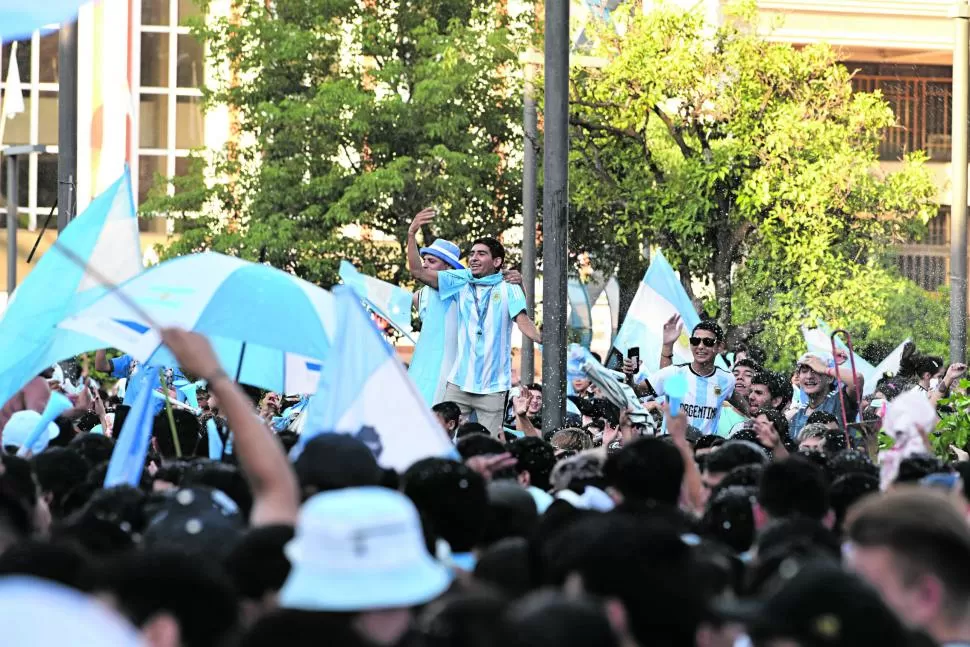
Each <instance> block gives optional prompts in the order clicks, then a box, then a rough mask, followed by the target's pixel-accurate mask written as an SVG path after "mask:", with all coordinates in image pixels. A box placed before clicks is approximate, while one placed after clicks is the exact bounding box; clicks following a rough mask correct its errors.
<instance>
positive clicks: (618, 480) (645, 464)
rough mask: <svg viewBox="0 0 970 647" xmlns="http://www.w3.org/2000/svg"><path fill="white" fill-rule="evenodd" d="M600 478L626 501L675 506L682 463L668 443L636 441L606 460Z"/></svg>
mask: <svg viewBox="0 0 970 647" xmlns="http://www.w3.org/2000/svg"><path fill="white" fill-rule="evenodd" d="M718 451H720V450H718ZM603 476H604V477H605V479H606V482H607V483H608V484H609V485H610V486H612V487H614V488H616V489H617V491H619V492H620V494H622V495H623V497H624V498H626V499H633V500H638V501H656V502H658V503H666V504H670V505H677V500H678V499H679V498H680V486H681V481H682V480H683V479H684V463H683V460H682V459H681V457H680V451H679V450H678V449H677V448H676V447H674V446H673V445H671V444H670V443H667V442H664V441H663V440H660V439H659V438H649V437H648V438H639V439H637V440H635V441H633V442H632V443H630V444H629V445H626V446H625V447H623V448H622V449H620V451H618V452H616V453H615V454H613V455H611V456H610V457H609V458H608V459H607V460H606V464H605V465H604V466H603Z"/></svg>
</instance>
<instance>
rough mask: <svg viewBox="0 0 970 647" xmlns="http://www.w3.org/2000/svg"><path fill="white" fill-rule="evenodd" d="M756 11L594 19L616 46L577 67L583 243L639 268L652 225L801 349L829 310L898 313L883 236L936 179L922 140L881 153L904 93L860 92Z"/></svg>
mask: <svg viewBox="0 0 970 647" xmlns="http://www.w3.org/2000/svg"><path fill="white" fill-rule="evenodd" d="M614 16H618V14H614ZM753 17H754V9H753V3H751V2H743V3H738V4H734V5H732V6H731V7H729V8H728V9H727V16H726V20H725V21H724V24H723V25H722V26H719V27H716V28H715V27H712V26H709V25H706V24H705V23H704V21H703V19H702V17H701V16H700V15H699V14H697V13H694V12H683V11H680V10H678V9H674V8H669V7H667V8H665V7H661V8H659V9H656V10H653V11H650V12H648V13H643V12H642V11H641V10H640V9H639V8H638V7H634V8H631V9H630V10H629V11H628V12H626V13H625V14H624V16H623V17H622V18H619V17H618V18H616V19H617V20H622V22H623V27H624V28H623V29H621V30H618V31H619V33H620V34H621V35H617V33H616V32H614V31H613V30H605V29H604V30H603V31H602V32H601V33H599V34H598V38H597V39H596V40H595V45H594V49H593V51H592V53H593V54H594V55H596V56H599V57H601V58H602V60H603V62H604V64H603V65H602V66H601V67H586V68H575V69H574V71H573V78H572V79H571V80H572V83H571V88H572V97H571V99H572V104H571V112H570V121H571V126H572V134H573V137H572V151H571V173H572V175H571V177H570V182H571V192H572V196H571V199H572V201H573V204H574V205H575V207H576V209H575V211H574V213H575V214H576V217H574V219H573V221H572V229H571V245H572V246H573V249H574V251H578V252H581V251H588V252H589V253H590V255H591V257H592V258H593V262H594V263H595V264H598V265H599V269H604V270H606V271H612V270H613V269H614V268H615V267H616V266H617V265H619V266H620V274H621V276H626V277H630V278H632V279H635V280H636V279H639V277H640V276H641V275H642V272H643V269H644V266H645V263H646V262H645V261H644V260H643V259H642V256H641V254H640V248H641V246H642V244H643V242H644V241H647V242H649V243H650V244H651V245H655V246H659V247H660V248H662V249H663V251H664V254H665V255H666V256H667V258H668V259H669V260H670V261H671V263H672V264H673V265H674V267H676V268H678V269H679V270H680V272H681V276H682V280H683V282H684V283H685V287H687V289H688V291H689V292H690V293H691V294H692V295H693V290H692V287H693V286H694V285H697V284H706V285H707V286H709V287H710V288H711V293H712V294H713V298H712V299H710V300H709V301H708V302H707V304H706V306H707V308H708V310H709V311H710V313H711V314H714V315H716V316H717V317H718V318H719V320H720V321H721V322H722V323H723V324H725V325H728V326H729V327H733V328H734V332H735V334H738V333H741V334H747V333H751V332H753V331H756V330H760V331H761V333H760V340H761V341H762V343H764V344H765V345H766V346H767V347H768V348H769V350H772V351H775V352H778V351H779V349H785V350H787V354H788V355H790V354H792V353H794V352H797V350H798V349H799V348H800V347H801V344H800V341H799V326H800V325H801V324H802V323H805V322H813V321H815V319H816V318H819V317H820V318H823V319H825V320H827V321H829V322H831V323H833V324H835V325H843V324H846V323H849V322H851V323H853V324H855V325H857V326H860V327H862V326H867V327H871V328H878V327H879V326H882V325H885V323H886V322H885V319H884V316H885V314H886V312H887V297H886V289H885V286H886V281H887V280H889V279H890V278H891V276H890V275H888V274H887V270H886V266H885V264H884V259H883V257H884V254H885V252H886V250H887V249H888V246H889V245H890V244H891V243H893V242H897V241H901V240H903V239H905V238H907V237H910V236H913V235H916V234H918V233H919V232H920V231H921V230H922V228H923V227H924V226H925V223H926V221H927V220H928V218H929V217H930V216H931V215H932V214H933V213H935V206H934V205H933V200H934V197H935V194H936V190H935V187H934V185H933V183H932V181H931V178H930V176H929V174H928V173H927V171H926V169H925V168H924V166H923V158H922V157H921V156H919V155H913V156H911V157H909V158H908V159H907V160H906V163H905V164H904V165H903V166H902V168H901V169H900V170H899V171H897V172H895V173H891V174H886V173H882V172H880V171H879V169H878V155H877V145H878V142H879V139H880V134H881V133H882V131H883V130H884V129H886V128H888V127H890V126H892V125H893V124H894V117H893V114H892V111H891V109H890V108H889V106H888V104H887V103H886V102H885V101H884V100H883V99H882V98H881V97H880V96H879V95H878V94H866V93H853V92H852V87H851V71H850V70H848V69H846V68H845V67H844V66H842V65H841V64H840V63H839V59H838V57H837V55H836V53H835V52H834V51H833V50H832V49H831V48H829V47H827V46H824V45H819V46H809V47H804V48H799V49H796V48H794V47H792V46H790V45H787V44H781V43H773V42H770V41H769V40H767V39H765V38H763V37H762V36H759V35H758V34H757V33H756V31H755V29H754V28H753V27H752V26H751V24H752V19H753ZM875 284H878V285H875ZM634 285H635V284H634ZM872 287H878V288H879V289H870V288H872ZM789 358H790V357H789Z"/></svg>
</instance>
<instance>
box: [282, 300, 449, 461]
mask: <svg viewBox="0 0 970 647" xmlns="http://www.w3.org/2000/svg"><path fill="white" fill-rule="evenodd" d="M333 293H334V299H335V301H336V304H335V305H336V308H337V319H338V321H337V332H336V335H335V337H334V343H333V350H332V352H331V354H330V357H329V359H328V361H327V364H326V366H325V367H324V370H323V372H322V374H321V376H320V390H319V391H317V393H316V395H315V396H313V398H311V399H310V403H309V404H308V405H307V413H306V422H305V423H304V427H303V433H302V434H301V436H300V442H299V443H298V444H297V446H296V447H295V448H294V451H293V454H292V456H293V458H296V457H297V456H299V454H300V452H302V450H303V445H304V444H305V443H306V442H307V441H308V440H310V439H311V438H313V437H314V436H316V435H317V434H321V433H343V434H350V435H352V436H354V437H356V438H358V439H359V440H361V441H362V442H363V443H364V444H366V445H367V446H368V447H369V448H370V449H371V451H372V452H374V456H375V457H376V458H377V461H378V463H380V465H381V466H383V467H387V468H391V469H395V470H397V471H399V472H403V471H404V470H406V469H407V468H408V467H410V466H411V465H412V464H413V463H414V462H415V461H418V460H421V459H422V458H427V457H429V456H456V455H457V454H456V453H455V448H454V446H453V445H452V443H451V440H450V439H449V438H448V435H447V434H446V433H445V432H444V430H443V429H442V428H441V426H440V425H439V424H438V422H437V421H436V420H435V418H434V415H432V413H431V410H430V409H429V408H428V406H427V404H425V403H424V401H423V400H422V399H421V396H420V395H419V394H418V391H417V389H416V388H415V386H414V384H413V383H412V382H411V380H410V378H408V375H407V372H406V371H405V370H404V366H403V365H402V364H401V362H400V361H399V360H398V359H397V355H396V354H395V352H394V349H393V348H391V347H390V346H389V345H388V344H387V342H386V341H384V339H383V337H382V336H381V334H380V332H378V330H377V328H376V327H375V326H374V324H373V322H372V321H371V320H370V317H369V316H368V315H367V312H366V311H365V310H364V308H363V307H362V306H361V305H360V301H359V299H358V297H357V295H356V294H355V293H354V292H353V290H351V289H350V288H349V287H347V286H338V287H336V288H334V290H333Z"/></svg>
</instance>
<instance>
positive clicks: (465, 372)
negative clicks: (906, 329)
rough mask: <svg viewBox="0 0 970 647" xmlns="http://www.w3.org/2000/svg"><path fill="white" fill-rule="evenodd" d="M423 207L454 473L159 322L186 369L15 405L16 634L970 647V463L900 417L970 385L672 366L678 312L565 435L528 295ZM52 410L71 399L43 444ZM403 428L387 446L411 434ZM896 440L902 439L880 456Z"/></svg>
mask: <svg viewBox="0 0 970 647" xmlns="http://www.w3.org/2000/svg"><path fill="white" fill-rule="evenodd" d="M434 216H435V213H434V211H433V210H426V211H423V212H421V213H420V214H418V216H417V217H416V218H415V221H414V223H413V225H412V227H411V230H410V232H409V239H408V252H409V259H408V260H409V268H410V270H411V272H412V274H413V275H414V278H415V279H416V280H418V281H419V282H421V283H423V284H424V285H425V286H427V287H426V288H425V289H424V290H422V291H421V292H420V293H419V294H418V295H417V297H416V299H415V305H416V307H417V309H418V312H419V315H420V317H421V318H422V320H423V330H422V335H421V340H420V341H419V344H418V348H417V349H416V351H415V358H414V360H413V361H412V365H411V375H412V378H413V379H414V382H415V384H416V385H417V387H418V388H417V389H416V391H415V393H417V394H420V397H422V398H423V399H424V401H425V402H426V404H427V405H428V406H429V407H430V408H431V410H432V411H433V413H434V415H435V417H436V419H437V421H438V422H439V424H440V427H441V433H442V434H446V435H447V436H448V437H449V438H450V439H451V440H452V441H453V444H454V454H453V455H449V456H428V457H427V458H424V459H422V460H419V461H417V462H415V463H414V464H413V465H411V466H410V467H409V468H407V469H406V470H404V471H394V470H391V469H388V468H386V467H383V466H382V465H381V464H380V462H379V460H378V458H376V457H375V455H374V453H373V452H372V451H371V449H370V448H369V447H368V446H367V445H366V444H365V443H364V442H362V441H361V440H360V439H358V438H356V437H353V436H351V435H346V434H338V433H315V432H321V431H322V432H326V431H327V430H309V429H308V428H307V427H306V425H307V424H310V423H308V421H307V419H306V412H307V410H308V402H309V401H310V398H311V396H313V394H279V393H266V392H264V391H261V390H259V389H255V388H252V387H248V386H245V385H239V384H236V383H235V382H234V381H233V380H232V379H231V378H230V377H229V376H227V375H226V374H225V373H224V372H223V371H222V369H221V368H220V364H219V361H218V359H217V357H216V355H215V354H214V352H213V350H212V348H211V346H210V345H209V342H208V341H207V340H206V339H205V338H204V337H202V336H200V335H198V334H195V333H193V332H188V331H185V330H181V329H167V330H164V331H163V332H162V336H163V340H164V342H165V344H166V346H167V347H168V348H169V349H170V350H171V352H172V354H173V356H174V357H175V359H176V360H177V362H178V367H156V366H147V365H140V364H138V362H136V361H135V360H134V358H132V357H131V356H129V355H124V354H122V355H118V356H115V353H109V352H105V351H99V352H98V353H97V354H96V355H95V357H94V358H93V360H94V361H93V365H92V366H90V367H89V366H88V365H87V363H86V362H87V360H86V359H82V360H81V361H80V362H78V361H73V362H66V363H64V364H63V365H58V366H57V367H52V368H51V370H49V371H47V372H45V373H44V374H42V375H40V376H38V377H37V378H35V379H34V380H32V381H31V382H30V383H29V384H27V385H26V386H25V387H24V389H23V390H22V391H21V392H20V393H18V394H17V396H15V397H14V398H13V399H12V400H10V401H9V402H7V403H6V404H5V405H4V406H3V408H2V409H0V430H2V437H0V442H2V445H3V450H4V451H3V453H2V455H0V626H2V627H3V628H2V629H0V635H2V636H4V637H6V638H7V639H8V640H9V642H10V644H18V645H20V644H23V645H27V644H37V645H44V644H49V645H75V644H76V645H87V646H92V647H96V646H98V645H105V646H108V645H129V644H130V645H137V644H147V645H152V646H157V647H179V646H181V647H212V646H226V647H231V646H236V645H239V646H244V647H260V646H263V645H266V646H269V645H273V646H274V647H275V646H277V645H287V646H294V647H295V646H300V645H315V646H316V645H321V644H324V645H341V646H355V645H360V646H375V645H380V646H391V645H394V646H402V647H410V646H414V647H451V646H454V647H459V646H461V647H467V646H474V647H493V646H494V647H518V646H522V647H526V646H537V647H541V646H549V647H552V646H556V647H569V646H572V645H575V646H577V647H578V646H589V645H596V646H610V645H616V646H618V647H619V646H622V647H634V646H641V647H743V646H747V645H754V646H757V647H816V646H826V647H842V646H845V647H850V646H851V647H860V646H865V645H872V646H873V647H875V646H879V647H892V646H895V645H899V646H903V645H906V646H922V645H926V646H932V645H940V646H948V647H957V646H959V645H970V525H968V519H970V491H968V489H967V481H968V478H970V463H968V462H967V456H966V454H965V453H964V450H965V449H966V448H963V447H955V448H953V449H954V455H953V456H952V457H950V459H949V460H946V461H945V460H942V459H941V458H939V457H938V456H936V455H935V454H934V453H933V451H932V449H931V445H930V443H929V437H930V435H931V434H932V433H933V427H932V424H930V423H927V422H926V420H927V419H926V418H921V417H920V416H917V415H911V414H912V412H913V411H922V410H923V407H928V408H929V411H930V413H931V414H933V413H934V412H935V411H937V410H938V409H939V408H942V407H945V406H947V405H946V404H944V403H941V402H940V401H941V399H942V398H943V397H944V396H946V395H947V394H948V393H949V392H950V391H951V390H953V389H957V388H959V380H960V378H961V376H962V375H963V374H964V373H965V371H966V366H964V365H961V364H954V365H951V366H946V365H945V363H944V362H943V361H942V359H940V358H936V357H927V356H923V355H921V354H919V352H918V350H917V349H916V348H915V347H910V348H908V349H907V352H906V353H905V354H904V357H903V361H902V365H901V367H900V371H899V372H898V373H897V374H896V375H893V376H883V377H881V378H880V379H879V382H878V384H877V385H876V386H875V388H874V389H868V390H866V389H865V384H864V381H863V380H862V379H861V378H860V376H858V375H856V374H855V373H854V372H853V371H852V370H851V368H850V367H849V366H847V362H846V361H845V357H843V356H841V355H839V354H836V355H835V356H831V355H826V354H824V353H806V354H804V355H802V356H801V357H800V358H799V360H798V362H797V365H796V366H794V367H792V370H791V371H790V372H787V373H784V374H781V373H777V372H773V371H770V370H767V369H766V368H764V366H763V364H764V361H765V358H764V357H762V356H760V354H759V352H758V351H757V349H755V348H749V347H744V348H734V349H730V350H731V351H732V352H730V353H728V350H729V349H727V348H726V346H725V336H724V332H723V331H722V329H721V328H720V327H719V326H718V325H717V324H716V323H714V322H710V321H702V322H701V323H700V324H699V325H697V326H694V327H693V329H692V330H689V331H688V332H689V338H688V339H689V346H690V349H691V352H692V356H693V359H692V361H691V362H689V363H684V364H683V365H680V364H677V363H675V362H674V352H673V346H674V344H675V343H676V341H677V340H678V339H679V338H680V336H681V334H682V332H683V331H682V324H681V322H680V321H679V319H678V318H677V317H674V318H672V319H671V320H670V321H669V322H668V323H667V325H666V326H665V327H664V330H662V331H660V330H658V331H656V334H657V335H658V336H660V335H662V336H663V342H664V346H663V350H662V353H661V357H660V358H659V360H660V367H661V368H660V370H659V371H656V372H653V373H651V374H646V373H645V371H644V370H643V368H642V365H641V362H640V359H639V358H638V357H637V356H635V355H631V356H630V357H627V358H626V359H623V360H622V361H618V362H616V368H617V371H615V372H614V373H609V372H608V371H606V372H605V373H600V372H597V373H583V372H580V373H573V374H572V375H570V384H569V390H570V392H571V395H570V397H569V408H568V413H567V415H566V424H564V425H562V426H559V427H552V428H550V425H544V424H543V419H542V411H543V406H542V405H543V401H542V388H541V385H539V384H529V383H525V384H518V385H516V384H513V381H512V366H511V332H512V328H513V325H514V326H516V327H518V329H519V330H520V331H521V332H522V334H523V335H525V336H526V337H528V338H530V339H532V340H534V341H536V342H540V341H541V333H540V330H539V329H538V328H537V327H536V325H535V323H533V321H532V319H531V318H530V317H529V315H528V312H527V310H526V305H525V299H524V295H523V293H522V290H521V288H520V287H519V284H520V282H521V278H520V277H519V276H518V275H517V273H514V272H504V273H503V271H504V270H505V269H506V268H505V267H504V256H505V251H504V248H503V247H502V245H501V243H499V242H498V241H497V240H494V239H480V240H477V241H475V242H474V243H473V244H472V245H471V247H470V250H469V254H468V267H467V268H465V267H464V266H463V265H462V264H461V262H460V258H459V257H460V252H459V251H458V250H459V248H458V246H457V245H455V244H453V243H451V242H449V241H440V240H439V241H434V242H433V243H432V244H431V245H429V246H427V247H419V246H418V244H417V238H418V235H419V233H420V232H421V231H422V229H423V228H425V227H426V226H428V225H429V224H430V223H431V222H432V221H433V218H434ZM726 358H730V361H727V359H726ZM596 359H597V360H598V359H599V358H598V357H597V358H596ZM725 367H727V368H725ZM89 369H94V370H96V371H99V373H97V374H95V373H92V374H90V375H89ZM140 372H144V373H142V374H143V375H145V374H147V375H149V377H150V379H148V380H138V379H135V378H136V377H137V376H138V374H139V373H140ZM104 374H107V375H108V376H110V379H106V380H104V381H103V382H102V383H99V382H97V381H95V380H94V379H92V375H102V376H103V375H104ZM603 374H608V375H613V376H614V377H612V378H610V379H614V380H616V381H617V382H618V383H619V382H621V381H622V382H624V383H625V385H626V386H627V387H629V388H630V389H631V390H632V392H633V393H635V394H636V398H637V399H638V401H639V403H640V405H641V406H642V409H644V410H645V411H646V414H645V416H646V417H643V415H641V413H640V412H639V410H638V411H636V412H635V411H633V410H632V409H631V408H630V407H628V406H626V405H625V404H624V403H623V402H619V401H617V398H616V397H615V395H613V391H614V390H613V389H611V388H607V387H609V386H610V385H608V384H604V383H603V382H602V379H603V378H602V375H603ZM156 376H157V377H156ZM113 380H117V382H116V383H113V382H112V381H113ZM190 380H194V382H190ZM190 383H192V384H198V385H199V386H200V388H199V390H198V392H197V393H195V394H194V402H193V403H190V404H188V405H187V404H186V403H185V400H186V398H187V396H186V391H185V389H184V385H186V384H190ZM143 388H152V389H153V390H155V391H157V392H158V394H159V395H160V396H161V397H158V398H156V400H157V402H156V403H155V404H153V413H154V414H155V417H154V427H153V429H152V435H151V436H152V439H151V446H150V449H149V452H148V456H147V458H146V460H145V461H144V462H145V470H144V472H143V473H142V476H141V479H140V482H139V483H138V484H137V486H115V487H109V488H105V487H104V482H105V474H106V472H107V469H108V467H107V466H108V464H109V462H110V460H111V458H112V455H113V453H114V451H115V447H116V445H118V444H119V443H120V442H121V440H122V438H123V433H132V432H131V431H130V426H128V427H126V425H125V424H124V423H125V419H126V417H127V416H128V415H129V413H131V411H132V405H133V403H134V402H135V401H136V400H137V398H138V390H139V389H143ZM53 392H59V393H60V394H62V395H63V396H65V397H67V398H68V400H69V401H70V403H71V408H69V409H67V410H65V411H63V412H61V414H60V415H59V416H57V418H56V420H55V421H54V422H53V423H51V425H50V426H49V428H48V429H47V431H46V432H45V433H44V434H43V435H41V437H40V438H39V439H37V440H32V438H31V430H32V429H33V428H34V426H35V425H36V424H37V423H38V421H39V420H40V418H41V415H42V413H43V412H44V410H45V407H46V406H47V404H48V401H49V400H50V398H51V397H52V396H51V394H52V393H53ZM863 393H870V395H867V396H864V397H863ZM190 399H191V398H190ZM917 399H918V400H917ZM166 401H168V404H169V406H166ZM156 407H157V409H156ZM210 423H212V424H210ZM408 425H409V421H408V420H400V421H398V427H397V428H395V429H394V430H378V431H379V432H380V433H397V434H401V435H403V436H404V437H406V436H407V433H408ZM880 431H884V432H885V433H886V434H889V436H891V437H892V438H893V439H894V440H896V446H895V447H886V446H883V447H880V446H879V437H880V436H879V434H880ZM311 432H313V435H312V437H311ZM212 433H217V434H218V435H219V443H218V448H219V451H218V452H217V455H214V454H213V452H212V445H211V443H210V442H209V441H210V440H212V439H210V438H209V435H210V434H212ZM302 434H306V435H307V437H310V440H309V441H307V442H305V443H302V444H301V445H300V447H301V451H299V452H294V453H292V456H294V457H295V458H293V459H292V460H291V450H293V448H294V446H296V445H297V444H298V442H299V441H300V436H301V435H302ZM304 440H305V439H304ZM893 452H895V453H893ZM890 466H891V470H890V469H887V468H889V467H890Z"/></svg>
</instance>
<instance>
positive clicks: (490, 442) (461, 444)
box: [455, 432, 505, 460]
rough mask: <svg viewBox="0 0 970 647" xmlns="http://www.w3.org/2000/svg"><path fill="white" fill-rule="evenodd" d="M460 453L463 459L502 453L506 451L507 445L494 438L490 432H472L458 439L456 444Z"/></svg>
mask: <svg viewBox="0 0 970 647" xmlns="http://www.w3.org/2000/svg"><path fill="white" fill-rule="evenodd" d="M455 446H456V447H457V448H458V454H459V455H460V456H461V457H462V460H468V459H469V458H472V457H473V456H487V455H488V454H501V453H503V452H505V445H503V444H502V443H501V442H499V441H498V440H496V439H495V438H492V437H491V436H489V435H488V434H483V433H478V432H476V433H471V434H468V435H467V436H463V437H461V438H459V439H458V442H457V443H456V444H455Z"/></svg>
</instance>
